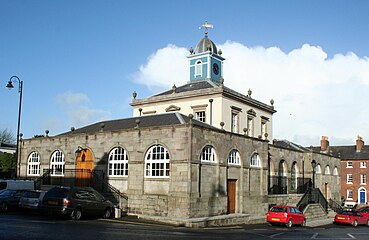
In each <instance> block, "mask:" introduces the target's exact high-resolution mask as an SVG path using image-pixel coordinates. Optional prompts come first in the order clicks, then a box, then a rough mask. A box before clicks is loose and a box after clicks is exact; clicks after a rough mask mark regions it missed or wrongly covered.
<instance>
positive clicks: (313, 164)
mask: <svg viewBox="0 0 369 240" xmlns="http://www.w3.org/2000/svg"><path fill="white" fill-rule="evenodd" d="M311 166H312V168H313V188H315V171H316V162H315V160H313V161H312V162H311Z"/></svg>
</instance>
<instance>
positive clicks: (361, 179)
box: [360, 174, 367, 185]
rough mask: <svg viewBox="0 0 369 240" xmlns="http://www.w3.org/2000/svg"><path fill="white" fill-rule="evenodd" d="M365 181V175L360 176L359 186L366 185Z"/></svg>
mask: <svg viewBox="0 0 369 240" xmlns="http://www.w3.org/2000/svg"><path fill="white" fill-rule="evenodd" d="M366 182H367V179H366V174H360V184H362V185H366Z"/></svg>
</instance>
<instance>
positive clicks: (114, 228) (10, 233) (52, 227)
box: [0, 212, 369, 240]
mask: <svg viewBox="0 0 369 240" xmlns="http://www.w3.org/2000/svg"><path fill="white" fill-rule="evenodd" d="M10 239H11V240H23V239H27V240H30V239H40V240H42V239H52V240H67V239H68V240H69V239H73V240H74V239H81V240H83V239H86V240H87V239H88V240H91V239H109V240H115V239H119V240H122V239H128V240H129V239H161V240H166V239H176V240H180V239H288V240H291V239H298V240H302V239H321V240H329V239H332V240H333V239H337V240H345V239H369V227H366V226H359V227H356V228H354V227H351V226H338V225H333V224H330V225H327V226H322V227H317V228H308V227H305V228H303V227H292V228H290V229H289V228H286V227H276V226H269V225H267V224H258V225H240V226H233V227H219V228H205V229H189V228H184V227H173V226H166V225H160V224H155V223H149V222H141V221H137V220H136V221H132V220H130V219H126V220H123V221H116V220H102V219H85V220H81V221H73V220H68V219H63V218H50V217H47V216H42V215H37V214H26V215H23V214H21V213H18V212H13V213H6V214H0V240H10Z"/></svg>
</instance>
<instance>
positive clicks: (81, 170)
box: [76, 149, 94, 187]
mask: <svg viewBox="0 0 369 240" xmlns="http://www.w3.org/2000/svg"><path fill="white" fill-rule="evenodd" d="M93 169H94V156H93V155H92V152H91V151H90V150H89V149H84V150H82V151H81V152H80V153H79V155H78V156H77V159H76V186H80V187H89V186H91V172H92V170H93Z"/></svg>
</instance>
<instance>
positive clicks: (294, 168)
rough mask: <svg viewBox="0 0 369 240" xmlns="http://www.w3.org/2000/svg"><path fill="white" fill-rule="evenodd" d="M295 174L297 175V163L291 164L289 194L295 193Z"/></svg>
mask: <svg viewBox="0 0 369 240" xmlns="http://www.w3.org/2000/svg"><path fill="white" fill-rule="evenodd" d="M297 173H298V169H297V163H296V162H293V164H292V168H291V186H290V187H291V188H290V190H291V193H296V192H297Z"/></svg>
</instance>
